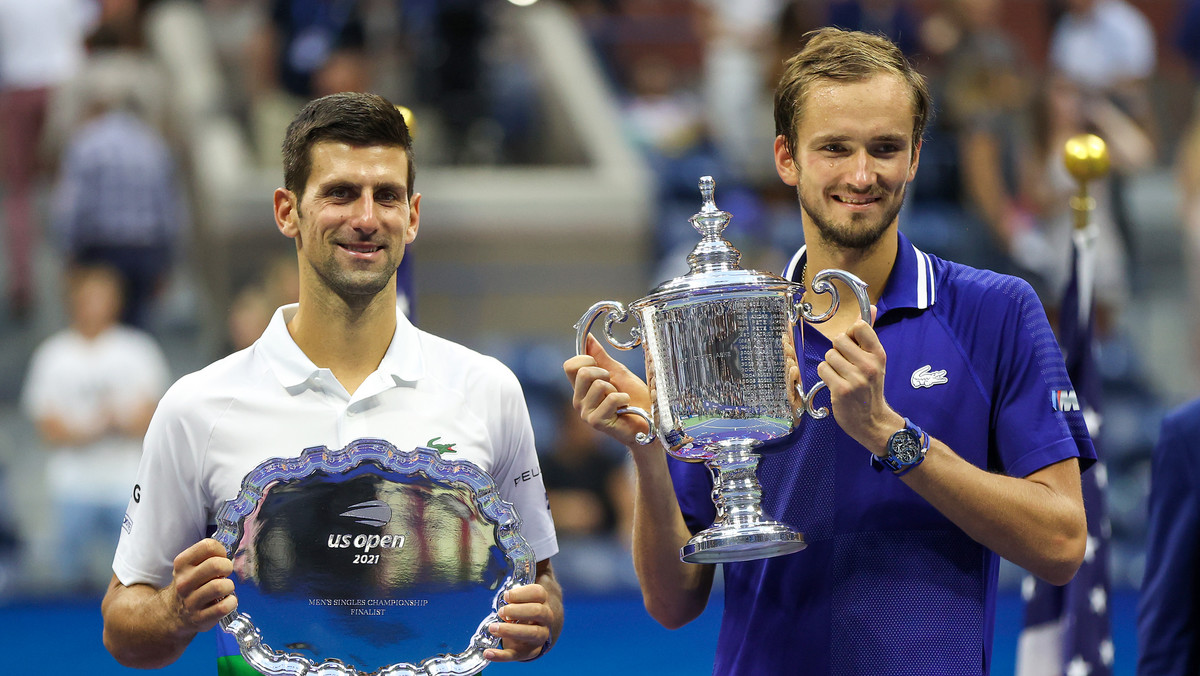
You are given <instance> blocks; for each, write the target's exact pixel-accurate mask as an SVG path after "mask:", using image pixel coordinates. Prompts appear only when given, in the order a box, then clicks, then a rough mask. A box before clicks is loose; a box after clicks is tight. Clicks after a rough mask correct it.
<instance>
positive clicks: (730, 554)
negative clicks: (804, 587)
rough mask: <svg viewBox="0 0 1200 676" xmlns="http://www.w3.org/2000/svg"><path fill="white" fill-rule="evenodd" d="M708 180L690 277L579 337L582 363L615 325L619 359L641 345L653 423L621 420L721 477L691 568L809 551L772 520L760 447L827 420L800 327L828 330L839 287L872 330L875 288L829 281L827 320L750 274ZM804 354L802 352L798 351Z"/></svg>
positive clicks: (817, 280) (611, 309) (819, 281)
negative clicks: (805, 367)
mask: <svg viewBox="0 0 1200 676" xmlns="http://www.w3.org/2000/svg"><path fill="white" fill-rule="evenodd" d="M714 187H715V183H714V181H713V179H712V177H711V176H705V177H703V178H701V179H700V193H701V195H702V197H703V200H704V202H703V206H702V207H701V209H700V211H699V213H697V214H695V215H694V216H692V217H691V219H690V220H691V223H692V225H693V226H694V227H695V228H696V229H697V230H698V231H699V232H700V233H701V234H702V235H703V238H702V239H701V240H700V243H699V244H697V245H696V247H695V249H693V250H692V252H691V254H689V255H688V264H689V266H690V270H689V272H688V273H687V274H685V275H683V276H681V277H677V278H675V279H673V280H670V281H668V282H665V283H663V284H661V285H659V286H658V287H657V288H655V289H654V291H653V292H652V293H651V294H650V295H649V296H646V297H645V298H642V299H640V300H637V301H634V302H633V303H631V304H630V305H629V307H628V308H626V307H625V306H624V305H622V304H621V303H619V302H616V301H601V302H599V303H596V304H595V305H593V306H592V307H591V308H589V309H588V311H587V312H586V313H584V315H583V317H582V318H580V320H579V322H578V323H577V324H575V329H576V348H575V349H576V352H577V353H578V354H584V353H585V349H584V348H585V341H586V339H587V334H588V332H589V331H590V330H591V327H592V324H593V323H594V322H595V321H596V319H598V318H599V317H600V315H601V314H604V313H607V316H606V318H605V322H604V331H603V334H604V337H605V338H606V339H607V340H608V342H609V343H610V344H612V345H613V346H614V347H617V348H619V349H622V350H631V349H633V348H635V347H637V346H638V345H641V346H642V348H643V351H644V353H645V357H646V375H647V384H648V385H649V387H650V396H651V401H652V408H651V412H650V413H647V412H646V411H644V410H642V409H640V408H637V407H633V406H629V407H625V408H622V409H621V410H620V411H619V412H620V413H621V414H632V415H638V416H641V417H642V418H644V419H645V420H646V422H647V423H648V424H649V426H650V431H649V433H648V434H641V435H639V436H638V443H641V444H643V445H644V444H649V443H651V442H652V441H653V440H654V439H655V437H658V438H660V439H661V442H662V444H663V446H664V447H665V448H666V451H667V453H669V454H670V455H671V456H673V457H675V458H678V459H680V460H685V461H688V462H703V463H705V464H706V465H707V466H708V467H709V468H710V469H711V470H712V472H713V494H712V495H713V502H714V503H715V504H716V508H717V518H716V521H715V522H714V523H713V525H712V526H711V527H710V528H707V529H705V530H703V531H701V532H700V533H697V534H696V535H695V536H693V537H692V538H691V539H690V540H689V541H688V542H687V544H686V545H685V546H684V547H683V548H682V549H681V550H680V557H681V558H682V559H683V560H684V561H687V562H690V563H721V562H731V561H747V560H750V559H761V558H767V557H771V556H779V555H782V554H790V553H792V552H797V551H800V550H801V549H804V547H805V546H806V544H805V542H804V537H803V536H802V535H801V534H799V533H797V532H795V531H793V530H792V529H791V528H789V527H788V526H786V525H784V524H782V523H780V522H778V521H774V520H772V519H770V518H768V517H767V516H766V515H764V514H763V510H762V504H761V503H762V485H761V484H760V483H759V481H758V475H757V473H756V470H757V468H758V462H759V458H760V456H759V452H758V449H759V447H760V446H761V445H762V444H763V442H765V441H770V440H772V439H778V438H780V437H784V436H787V435H788V434H790V433H791V432H792V431H793V430H795V429H796V428H797V426H798V425H799V424H800V420H801V418H802V417H803V415H804V414H805V413H807V414H808V415H809V416H811V417H812V418H817V419H819V418H824V417H825V416H827V415H828V414H829V410H828V409H826V408H820V409H814V408H813V399H814V397H815V395H816V393H817V391H818V390H820V389H821V388H823V387H824V386H825V383H824V382H820V381H818V382H817V383H816V384H815V385H813V386H812V388H811V389H809V390H807V391H806V390H805V389H804V387H803V384H802V383H801V376H800V369H799V368H798V367H797V362H796V355H797V354H799V355H803V354H804V350H803V344H800V345H799V346H797V345H796V344H795V341H794V339H793V336H798V337H799V338H798V339H799V340H801V341H803V332H802V331H795V330H794V329H795V327H796V324H797V323H798V322H799V321H801V320H803V321H807V322H810V323H817V322H823V321H825V320H827V319H829V318H830V317H832V316H833V315H834V313H835V312H836V311H837V309H838V305H839V294H838V290H837V288H836V287H834V285H833V283H832V281H831V280H834V279H836V280H839V281H841V282H843V283H844V284H845V285H846V286H847V287H849V288H850V290H851V291H852V292H853V293H854V296H855V298H856V299H857V300H858V306H859V310H860V312H861V314H862V317H863V319H864V320H866V321H867V322H870V321H871V308H870V299H869V298H868V297H867V292H866V288H867V285H866V284H865V283H864V282H863V281H862V280H860V279H859V278H858V277H855V276H854V275H852V274H850V273H848V272H845V271H842V270H822V271H820V272H818V273H817V274H816V275H815V276H814V277H813V291H814V292H816V293H822V294H826V293H827V294H830V295H831V304H830V307H829V309H828V310H827V311H825V312H824V313H822V314H819V315H818V314H813V312H812V307H811V305H810V304H808V303H804V302H802V300H801V299H802V298H803V296H804V291H805V289H804V286H803V285H802V284H798V283H795V282H790V281H788V280H786V279H783V278H782V277H778V276H776V275H772V274H769V273H762V272H756V271H753V270H743V269H741V268H740V267H739V266H738V261H739V259H740V258H741V254H740V253H739V252H738V251H737V249H734V248H733V246H732V245H731V244H730V243H729V242H727V241H726V240H725V239H724V238H723V237H722V236H721V232H722V230H724V229H725V226H726V225H727V224H728V223H729V219H730V218H731V216H730V214H728V213H726V212H724V211H721V210H719V209H717V207H716V204H715V202H714V200H713V191H714ZM631 314H632V316H633V318H634V324H633V326H632V328H631V329H630V331H629V335H630V338H629V339H628V340H620V339H618V338H616V337H614V336H613V335H612V329H613V325H614V324H615V323H620V322H625V321H627V320H628V319H629V317H630V315H631ZM797 347H799V349H797Z"/></svg>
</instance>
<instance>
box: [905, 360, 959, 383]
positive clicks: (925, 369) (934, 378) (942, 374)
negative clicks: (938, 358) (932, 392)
mask: <svg viewBox="0 0 1200 676" xmlns="http://www.w3.org/2000/svg"><path fill="white" fill-rule="evenodd" d="M932 368H933V367H931V366H930V365H929V364H926V365H924V366H922V367H921V368H919V369H917V370H916V371H913V374H912V378H911V379H910V380H909V382H911V383H912V386H913V388H915V389H920V388H922V387H933V386H934V385H945V384H946V383H948V382H950V381H949V380H948V379H947V378H946V369H942V370H940V371H934V370H932Z"/></svg>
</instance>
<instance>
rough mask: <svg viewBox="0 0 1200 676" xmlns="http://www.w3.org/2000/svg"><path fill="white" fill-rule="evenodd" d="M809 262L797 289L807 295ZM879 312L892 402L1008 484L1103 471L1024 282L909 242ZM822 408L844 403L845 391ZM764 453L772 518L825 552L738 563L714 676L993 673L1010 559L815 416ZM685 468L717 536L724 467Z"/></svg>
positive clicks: (762, 468)
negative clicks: (1078, 470) (719, 471)
mask: <svg viewBox="0 0 1200 676" xmlns="http://www.w3.org/2000/svg"><path fill="white" fill-rule="evenodd" d="M803 256H804V251H803V249H802V250H801V251H800V252H798V253H797V255H796V257H795V258H794V259H793V261H792V264H791V265H790V266H789V269H788V271H787V273H786V275H787V277H788V278H789V279H796V280H797V281H798V278H799V276H800V270H801V269H802V263H803ZM843 302H845V301H843ZM878 310H879V311H878V315H877V319H876V324H875V330H876V332H877V333H878V335H879V339H880V341H881V342H882V344H883V346H884V349H885V350H886V351H887V377H886V381H885V396H886V397H887V400H888V403H889V404H890V405H891V406H892V408H894V409H895V410H896V411H897V412H899V413H900V414H901V415H904V416H907V417H908V418H909V419H911V420H912V421H913V422H914V423H916V424H917V425H918V426H920V427H921V428H922V429H924V430H925V431H926V432H928V433H929V434H931V435H932V436H934V437H935V438H937V439H939V440H941V441H942V442H944V443H945V444H947V445H948V446H949V447H950V448H951V449H953V450H954V452H956V453H958V454H959V455H960V456H962V457H963V458H965V459H966V460H968V461H969V462H971V463H973V464H975V465H976V466H978V467H982V468H985V469H987V470H988V471H991V472H998V473H1003V474H1008V475H1011V476H1017V477H1021V476H1026V475H1028V474H1030V473H1032V472H1034V471H1037V470H1038V469H1041V468H1043V467H1046V466H1048V465H1051V464H1053V463H1055V462H1058V461H1060V460H1064V459H1066V458H1074V457H1079V458H1080V459H1081V464H1082V466H1084V467H1086V466H1090V465H1091V464H1092V462H1094V460H1095V450H1094V449H1093V448H1092V442H1091V439H1090V438H1089V436H1088V433H1087V428H1086V426H1085V425H1084V422H1083V417H1082V414H1081V413H1080V412H1078V411H1063V410H1060V409H1063V408H1071V406H1070V405H1069V402H1071V401H1073V397H1072V396H1067V395H1068V393H1071V392H1072V387H1071V383H1070V380H1069V379H1068V377H1067V373H1066V369H1065V367H1064V364H1063V357H1062V354H1061V352H1060V350H1059V347H1058V343H1057V341H1056V340H1055V338H1054V335H1053V333H1052V332H1051V330H1050V325H1049V323H1048V322H1047V320H1046V315H1045V312H1044V310H1043V309H1042V306H1041V303H1040V302H1039V300H1038V298H1037V296H1036V294H1035V293H1034V291H1033V289H1032V288H1031V287H1030V286H1029V284H1028V283H1026V282H1025V281H1024V280H1021V279H1019V278H1016V277H1011V276H1007V275H1000V274H997V273H994V272H990V271H984V270H976V269H974V268H970V267H967V266H964V265H960V264H957V263H953V262H950V261H945V260H942V259H939V258H937V257H935V256H931V255H929V254H926V253H923V252H921V251H919V250H917V249H916V248H915V247H914V246H913V245H912V244H911V243H910V242H909V241H908V239H907V238H905V237H904V235H902V234H901V235H900V237H899V246H898V251H897V254H896V263H895V266H894V267H893V269H892V274H891V276H890V278H889V279H888V283H887V286H886V288H884V290H883V295H882V297H881V298H880V300H879V303H878ZM799 331H802V332H803V352H804V365H803V379H804V384H805V386H806V387H811V385H812V384H813V383H815V382H816V381H817V380H818V377H817V364H819V363H820V362H821V360H822V359H823V358H824V354H825V353H826V352H827V351H828V350H829V349H830V347H831V345H830V342H829V340H828V339H826V338H825V337H824V336H823V335H821V333H820V332H818V331H817V330H816V329H814V328H812V327H811V326H807V325H806V326H804V327H803V328H802V329H798V332H799ZM797 344H798V345H799V344H800V335H799V333H798V335H797ZM1063 402H1068V405H1065V406H1064V405H1063ZM817 403H818V405H829V394H828V391H822V392H821V393H819V394H818V395H817ZM761 450H762V452H763V459H762V462H761V464H760V465H759V470H758V475H759V478H760V480H761V482H762V484H763V508H764V510H765V511H766V512H767V514H769V515H770V516H771V517H773V518H776V519H779V520H781V521H783V522H785V523H787V524H788V525H789V526H791V527H792V528H794V529H796V530H797V531H799V532H801V533H803V534H804V538H805V540H806V541H807V542H808V548H807V549H805V550H803V551H800V552H797V553H795V554H791V555H788V556H781V557H775V558H770V559H761V560H757V561H748V562H742V563H732V564H724V571H723V572H724V580H725V610H724V617H723V619H722V624H721V631H720V636H719V638H718V644H717V655H716V663H715V665H714V668H713V673H714V674H722V675H723V676H724V675H727V674H745V675H747V676H751V675H752V676H761V675H762V674H772V675H773V676H774V675H777V674H873V675H885V674H986V673H987V671H988V665H989V662H990V657H991V644H992V633H993V621H994V615H995V605H996V586H997V578H998V570H999V557H998V556H997V555H996V554H994V553H993V552H992V551H990V550H989V549H987V548H985V547H984V546H983V545H980V544H979V543H977V542H975V541H974V540H972V539H971V538H970V537H968V536H967V535H966V534H965V533H963V531H962V530H960V529H959V528H958V527H957V526H955V525H954V524H952V523H951V522H950V521H949V520H948V519H946V518H945V517H944V516H942V515H941V513H939V512H938V511H937V510H936V509H934V508H933V507H932V506H931V505H930V504H929V503H928V502H926V501H925V500H924V499H923V498H921V497H920V496H919V495H917V494H916V492H914V491H913V490H912V489H910V488H909V487H908V486H906V485H905V484H904V483H903V482H902V481H901V480H900V479H899V478H897V477H895V476H893V475H892V474H891V472H887V471H879V470H878V469H877V465H873V463H871V461H870V457H871V456H870V454H869V451H867V450H866V449H865V448H863V447H862V445H860V444H859V443H858V442H856V441H854V440H853V439H851V438H850V437H849V436H848V435H846V434H845V433H844V432H843V431H842V430H841V428H840V427H839V426H838V424H837V422H836V421H835V420H834V418H833V416H832V415H831V416H829V417H827V418H824V419H822V420H813V419H811V418H808V417H805V419H804V420H803V421H802V422H801V423H800V427H799V429H798V430H797V431H796V432H794V433H793V434H792V435H791V436H789V437H787V438H785V439H781V440H778V441H776V442H773V443H770V444H766V445H764V446H762V447H761ZM670 464H671V474H672V477H673V479H674V481H675V491H676V494H677V496H678V499H679V503H680V506H681V507H682V509H683V512H684V516H685V518H686V519H687V521H688V525H689V527H690V528H691V529H692V530H693V532H695V531H699V530H701V529H703V528H706V527H708V526H709V525H711V524H712V522H713V519H714V517H715V509H714V507H713V504H712V499H711V496H710V493H711V486H712V482H711V477H710V475H709V471H708V469H707V468H706V467H705V466H704V465H703V464H690V463H684V462H680V461H676V460H672V461H671V463H670Z"/></svg>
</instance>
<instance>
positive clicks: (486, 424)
mask: <svg viewBox="0 0 1200 676" xmlns="http://www.w3.org/2000/svg"><path fill="white" fill-rule="evenodd" d="M283 155H284V184H285V186H286V187H285V188H279V189H277V190H276V191H275V204H274V207H275V220H276V224H277V226H278V227H279V230H280V232H282V233H283V234H284V235H286V236H287V237H290V238H292V239H294V240H295V241H296V252H297V255H298V258H299V270H300V302H299V303H298V304H296V305H290V306H285V307H282V308H280V309H279V310H278V311H276V313H275V316H274V318H273V319H272V320H271V323H270V325H269V326H268V327H267V329H266V331H265V332H264V333H263V335H262V337H261V338H260V339H259V340H258V341H257V342H255V343H254V344H253V345H252V346H250V347H249V348H247V349H245V350H242V351H240V352H237V353H235V354H233V355H230V356H229V357H227V358H225V359H222V360H220V361H218V362H216V363H214V364H212V365H211V366H209V367H207V368H205V369H203V370H201V371H198V372H196V373H193V374H191V375H188V376H185V377H184V378H182V379H181V380H180V381H179V382H177V383H176V384H175V385H174V386H173V387H172V388H171V389H170V391H168V392H167V394H166V396H165V397H164V398H163V400H162V402H161V404H160V405H159V408H158V411H157V412H156V413H155V416H154V419H153V421H152V422H151V425H150V429H149V431H148V433H147V436H146V443H145V448H144V452H143V460H142V464H141V467H140V469H139V472H138V479H137V486H136V487H135V489H134V495H133V499H132V501H131V502H130V503H129V510H128V512H127V514H126V523H125V528H124V530H123V531H122V533H121V539H120V543H119V544H118V546H117V552H116V557H115V559H114V562H113V570H114V572H115V575H114V576H113V579H112V582H111V583H110V585H109V589H108V593H107V595H106V596H105V599H104V604H103V613H104V642H105V645H106V646H107V647H108V649H109V651H110V652H112V654H113V655H114V656H115V657H116V658H117V660H118V661H120V662H121V663H123V664H126V665H129V666H135V667H141V668H155V667H161V666H163V665H166V664H169V663H171V662H173V661H175V660H176V659H177V658H178V657H179V655H180V654H182V652H183V651H184V649H185V648H186V647H187V645H188V643H189V642H190V641H191V640H192V638H193V637H194V636H195V635H196V634H197V633H199V632H202V631H207V630H208V629H210V628H212V627H213V626H215V625H216V624H217V622H218V620H219V619H220V618H221V617H222V616H224V615H226V614H227V613H229V612H230V611H232V610H233V609H234V608H236V606H237V599H236V597H235V596H233V595H232V593H233V592H234V585H233V582H232V581H231V580H230V574H231V572H232V564H231V561H230V560H229V559H228V558H227V557H226V554H225V550H224V547H223V546H222V545H221V544H220V543H218V542H217V541H215V540H213V539H208V538H206V535H209V534H211V533H212V529H213V524H214V516H215V514H216V512H217V510H218V509H219V508H220V507H221V505H223V504H224V502H225V501H227V500H229V499H231V498H234V497H236V496H237V494H238V491H239V488H240V486H241V481H242V478H243V477H244V476H245V475H246V473H247V472H249V471H250V470H252V469H253V468H254V467H256V466H257V465H258V464H259V463H260V462H262V461H263V460H265V459H267V458H271V457H292V456H296V455H298V454H299V452H300V451H301V450H303V449H304V448H308V447H312V446H319V445H324V446H326V447H328V448H331V449H340V448H344V447H345V446H346V445H347V444H349V443H350V442H351V441H354V440H356V439H360V438H367V437H370V438H381V439H384V440H386V441H388V442H390V443H391V444H393V445H394V446H396V447H397V448H400V449H405V450H407V449H412V448H415V447H417V446H426V447H436V448H438V449H441V450H445V451H446V452H452V455H450V456H448V457H450V458H454V459H462V460H469V461H471V462H473V463H475V464H476V465H478V466H479V467H481V468H482V469H484V470H486V471H487V472H488V473H490V474H491V476H492V477H493V478H494V479H495V481H496V484H497V486H498V488H499V490H500V494H501V497H502V498H504V499H505V500H507V501H509V502H511V503H513V504H514V505H515V506H516V508H517V511H518V513H519V514H520V516H521V532H522V535H523V536H524V538H525V540H526V541H527V542H528V543H529V545H530V546H531V547H532V548H533V550H534V552H535V556H536V559H537V561H538V563H537V573H536V581H535V583H534V584H530V585H527V586H523V587H518V588H515V589H513V590H511V591H510V592H509V595H508V598H507V600H508V604H507V605H505V606H504V607H503V608H502V609H501V611H500V616H501V619H503V620H505V621H504V622H499V623H496V624H495V625H493V626H492V627H491V631H492V633H493V634H494V635H496V636H499V637H500V638H501V639H503V642H502V645H501V648H499V649H494V650H493V649H489V650H487V651H486V652H485V654H484V656H485V657H486V658H487V659H490V660H494V661H517V660H529V659H533V658H535V657H538V656H540V655H541V654H542V653H544V652H545V651H546V650H548V649H549V647H550V645H551V644H552V643H553V641H554V640H555V638H556V637H557V636H558V633H559V631H560V630H561V628H562V617H563V614H562V590H561V588H560V587H559V585H558V583H557V581H556V580H555V577H554V573H553V570H552V569H551V566H550V561H549V559H550V557H551V556H552V555H553V554H555V553H557V551H558V543H557V540H556V538H555V533H554V526H553V522H552V520H551V517H550V512H549V509H548V507H547V501H546V497H545V489H544V487H543V485H542V481H541V476H540V471H539V470H538V461H537V456H536V452H535V449H534V443H533V432H532V428H531V425H530V422H529V414H528V411H527V409H526V406H525V401H524V398H523V395H522V392H521V388H520V385H519V384H518V382H517V379H516V377H515V376H514V375H513V374H512V372H511V371H509V370H508V369H507V368H506V367H504V366H503V365H502V364H501V363H500V362H499V361H497V360H495V359H492V358H490V357H485V356H483V355H480V354H478V353H475V352H472V351H470V350H468V349H467V348H464V347H462V346H459V345H456V344H454V343H451V342H449V341H447V340H444V339H441V338H438V337H436V336H433V335H430V334H428V333H425V332H423V331H420V330H418V329H416V328H415V327H413V325H412V324H410V323H409V322H408V320H407V319H406V318H405V317H404V315H403V314H402V313H400V312H398V311H397V307H396V282H395V273H396V268H397V266H398V265H399V263H400V260H401V259H402V257H403V255H404V249H405V246H406V245H407V244H409V243H410V242H412V241H413V238H415V237H416V234H417V227H418V223H419V214H420V203H421V196H420V194H415V193H412V192H411V188H412V185H413V161H412V139H411V137H410V135H409V132H408V129H407V127H406V126H405V124H404V120H403V117H402V115H401V114H400V112H399V111H397V110H396V109H395V107H394V106H392V104H390V103H388V102H387V101H386V100H384V99H382V98H380V97H378V96H374V95H368V94H335V95H332V96H328V97H324V98H321V99H317V100H316V101H313V102H311V103H309V104H308V105H307V106H305V107H304V109H303V110H301V111H300V112H299V113H298V114H297V116H296V118H295V120H293V122H292V124H291V125H290V126H289V128H288V133H287V136H286V138H285V140H284V145H283ZM217 633H218V640H220V639H221V635H222V632H217ZM235 648H236V644H235ZM222 659H223V658H222ZM220 668H222V669H227V670H228V671H227V672H223V673H233V671H234V670H232V669H229V665H227V664H221V665H220Z"/></svg>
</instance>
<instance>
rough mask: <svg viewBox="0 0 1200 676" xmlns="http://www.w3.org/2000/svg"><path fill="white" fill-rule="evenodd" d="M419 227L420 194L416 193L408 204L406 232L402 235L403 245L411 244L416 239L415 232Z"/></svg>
mask: <svg viewBox="0 0 1200 676" xmlns="http://www.w3.org/2000/svg"><path fill="white" fill-rule="evenodd" d="M420 227H421V193H416V194H414V195H413V196H412V199H411V200H409V203H408V232H406V233H405V235H404V243H405V244H412V242H413V240H414V239H416V238H417V230H418V229H419V228H420Z"/></svg>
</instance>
